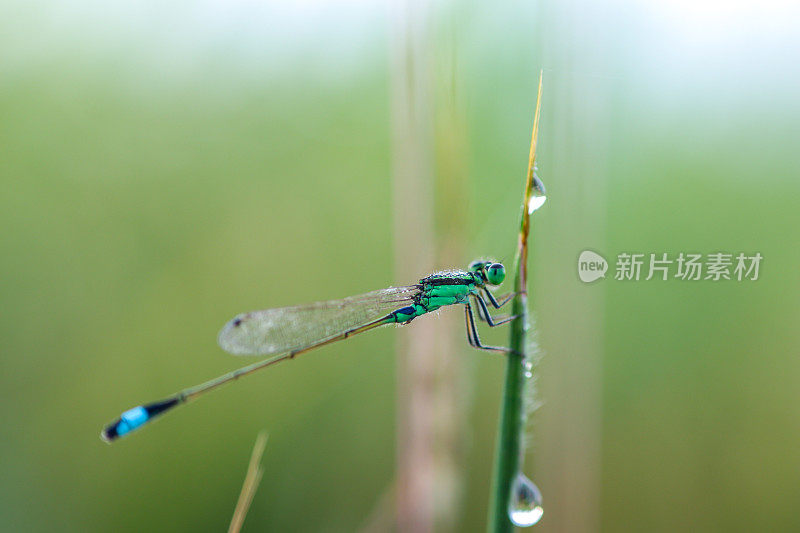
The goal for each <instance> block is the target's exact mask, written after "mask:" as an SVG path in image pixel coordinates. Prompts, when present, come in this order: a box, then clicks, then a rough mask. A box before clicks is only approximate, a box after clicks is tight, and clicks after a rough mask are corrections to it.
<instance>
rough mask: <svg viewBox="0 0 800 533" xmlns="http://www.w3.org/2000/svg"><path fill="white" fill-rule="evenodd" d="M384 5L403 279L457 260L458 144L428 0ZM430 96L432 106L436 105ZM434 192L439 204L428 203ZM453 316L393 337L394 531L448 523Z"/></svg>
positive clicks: (453, 464) (452, 489) (455, 429)
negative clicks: (390, 9)
mask: <svg viewBox="0 0 800 533" xmlns="http://www.w3.org/2000/svg"><path fill="white" fill-rule="evenodd" d="M394 7H395V13H393V15H394V16H393V17H392V20H393V21H394V24H393V34H392V42H391V80H392V84H391V110H392V127H393V132H392V134H393V135H392V154H393V158H392V162H393V167H392V183H393V189H392V193H393V203H394V216H395V219H394V240H395V248H394V252H395V274H396V278H397V279H403V280H405V279H408V280H413V279H417V278H419V277H420V276H421V275H424V274H427V273H429V272H431V271H433V270H434V267H435V266H436V265H453V266H455V265H458V264H459V263H460V262H463V261H464V257H463V248H464V246H463V242H464V235H463V231H464V230H463V228H464V227H465V226H464V218H465V215H464V209H465V207H464V206H465V205H466V188H465V187H464V186H463V185H464V184H463V178H464V176H465V175H466V172H465V171H464V164H465V161H466V159H465V157H464V151H465V149H464V146H465V142H464V138H463V135H462V134H461V133H460V128H459V127H458V126H463V124H460V123H459V121H458V116H459V108H458V107H457V105H456V103H455V99H454V97H453V95H454V90H453V89H454V85H455V81H454V76H451V77H450V79H449V80H448V81H447V82H446V83H443V84H441V85H440V84H437V81H438V80H437V79H436V76H435V72H436V71H437V70H438V69H436V68H435V65H434V60H435V58H436V54H435V53H434V49H435V48H436V46H435V44H436V43H435V42H434V38H433V33H434V32H433V20H432V19H433V5H432V4H431V3H430V2H426V1H424V0H399V1H398V2H396V3H395V4H394ZM447 67H449V71H450V72H453V71H454V69H455V65H454V62H453V64H450V65H447V64H445V69H444V70H445V71H448V68H447ZM437 89H440V90H439V91H438V92H437ZM438 99H440V100H441V102H440V103H441V104H442V105H436V104H437V100H438ZM437 111H438V113H437ZM461 122H463V121H461ZM434 198H443V199H446V201H444V202H438V203H436V204H435V203H434V202H435V200H434ZM440 208H441V209H440ZM434 213H438V214H440V218H436V217H435V216H434ZM437 230H439V231H437ZM456 318H457V316H456V314H454V313H442V315H441V316H440V317H438V319H437V320H420V321H419V322H416V323H415V324H414V327H413V328H411V329H409V330H406V331H405V332H404V334H403V335H401V336H399V337H398V339H399V340H398V342H399V347H398V358H397V367H398V378H397V379H398V387H397V409H398V415H397V416H398V418H397V424H398V428H397V454H398V457H397V476H396V487H395V490H396V504H397V507H396V513H397V528H398V530H399V531H414V532H425V531H433V530H434V529H435V530H449V529H452V528H453V527H454V524H455V522H456V520H457V507H458V504H459V499H460V495H461V492H460V487H461V486H462V483H461V479H460V470H461V469H460V468H459V466H458V463H459V460H460V454H459V451H460V442H461V441H462V438H461V435H462V433H463V431H464V425H465V417H464V416H463V412H464V409H463V406H462V405H460V402H459V401H458V398H459V397H460V396H461V394H460V393H461V392H462V391H463V389H464V387H463V386H462V385H463V379H464V378H463V376H464V373H463V372H459V368H460V367H459V365H458V364H457V362H456V357H455V346H454V339H453V335H454V332H455V331H457V330H456V329H455V325H456V323H455V319H456Z"/></svg>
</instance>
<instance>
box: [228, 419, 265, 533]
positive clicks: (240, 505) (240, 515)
mask: <svg viewBox="0 0 800 533" xmlns="http://www.w3.org/2000/svg"><path fill="white" fill-rule="evenodd" d="M266 445H267V433H266V432H265V431H262V432H261V433H259V434H258V437H257V438H256V443H255V445H254V446H253V453H252V454H251V455H250V464H249V465H248V467H247V475H245V478H244V483H243V484H242V492H240V493H239V501H237V502H236V508H235V509H234V511H233V518H231V525H230V526H228V533H239V531H240V530H241V529H242V524H244V518H245V516H247V511H248V509H250V504H251V503H252V502H253V496H255V494H256V489H257V488H258V483H259V482H260V481H261V476H262V475H263V474H264V470H263V468H262V467H261V456H262V455H263V454H264V448H265V447H266Z"/></svg>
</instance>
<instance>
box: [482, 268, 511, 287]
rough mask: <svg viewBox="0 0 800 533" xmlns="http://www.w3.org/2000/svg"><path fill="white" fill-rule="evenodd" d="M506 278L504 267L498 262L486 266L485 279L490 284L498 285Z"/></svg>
mask: <svg viewBox="0 0 800 533" xmlns="http://www.w3.org/2000/svg"><path fill="white" fill-rule="evenodd" d="M504 279H506V267H504V266H503V265H502V264H500V263H492V264H491V265H489V266H488V267H487V268H486V281H487V282H488V283H489V284H490V285H500V284H501V283H503V280H504Z"/></svg>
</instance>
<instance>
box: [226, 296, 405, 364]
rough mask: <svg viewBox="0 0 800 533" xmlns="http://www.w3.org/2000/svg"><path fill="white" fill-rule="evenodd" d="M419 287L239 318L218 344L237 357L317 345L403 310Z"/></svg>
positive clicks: (236, 318)
mask: <svg viewBox="0 0 800 533" xmlns="http://www.w3.org/2000/svg"><path fill="white" fill-rule="evenodd" d="M418 292H419V288H418V287H417V286H414V285H412V286H409V287H390V288H388V289H383V290H379V291H373V292H368V293H366V294H360V295H358V296H350V297H348V298H342V299H341V300H329V301H327V302H317V303H313V304H308V305H296V306H292V307H278V308H275V309H265V310H263V311H252V312H250V313H242V314H240V315H237V316H235V317H234V318H233V319H232V320H231V321H229V322H228V323H227V324H225V326H224V327H223V328H222V331H220V332H219V337H218V338H217V341H218V342H219V345H220V346H221V347H222V349H223V350H225V351H226V352H229V353H232V354H234V355H271V354H278V353H284V352H288V351H290V350H295V349H298V348H302V347H304V346H308V345H310V344H314V343H316V342H319V341H322V340H325V339H327V338H330V337H334V336H336V335H338V334H341V333H343V332H345V331H347V330H348V329H351V328H355V327H358V326H361V325H363V324H366V323H368V322H371V321H373V320H376V319H378V318H381V317H382V316H384V315H387V314H389V313H390V312H392V311H394V310H396V309H399V308H401V307H403V305H405V304H407V303H408V302H409V301H410V300H412V299H413V298H414V296H415V295H416V294H417V293H418Z"/></svg>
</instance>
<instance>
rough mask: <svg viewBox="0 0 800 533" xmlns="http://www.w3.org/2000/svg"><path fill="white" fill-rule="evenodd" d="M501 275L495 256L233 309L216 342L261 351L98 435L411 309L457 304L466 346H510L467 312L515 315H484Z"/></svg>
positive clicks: (121, 432)
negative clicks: (490, 340)
mask: <svg viewBox="0 0 800 533" xmlns="http://www.w3.org/2000/svg"><path fill="white" fill-rule="evenodd" d="M505 277H506V269H505V267H504V266H503V264H502V263H498V262H494V261H490V260H478V261H473V262H472V263H470V264H469V266H468V268H467V270H445V271H441V272H436V273H434V274H432V275H430V276H427V277H425V278H422V279H420V280H419V283H417V284H415V285H408V286H404V287H390V288H388V289H383V290H378V291H373V292H368V293H366V294H361V295H358V296H350V297H347V298H343V299H341V300H330V301H325V302H317V303H312V304H308V305H297V306H292V307H280V308H275V309H266V310H262V311H253V312H249V313H243V314H240V315H237V316H235V317H234V318H233V319H231V320H230V321H229V322H228V323H227V324H225V326H223V328H222V330H221V331H220V333H219V336H218V339H217V341H218V343H219V345H220V347H222V349H223V350H225V351H226V352H229V353H231V354H234V355H260V356H268V357H267V358H265V359H263V360H261V361H258V362H256V363H253V364H251V365H248V366H245V367H242V368H239V369H238V370H234V371H232V372H229V373H227V374H224V375H222V376H219V377H217V378H215V379H212V380H210V381H206V382H205V383H201V384H200V385H196V386H194V387H189V388H187V389H184V390H182V391H180V392H178V393H176V394H173V395H172V396H170V397H168V398H165V399H163V400H159V401H156V402H151V403H148V404H143V405H139V406H137V407H134V408H133V409H129V410H127V411H125V412H124V413H122V415H121V416H120V417H119V418H118V419H116V420H114V421H113V422H111V423H110V424H108V425H107V426H106V427H105V428H104V429H103V431H102V433H101V435H100V436H101V437H102V438H103V440H105V441H107V442H109V443H110V442H113V441H115V440H117V439H119V438H120V437H124V436H125V435H128V434H129V433H131V432H132V431H134V430H135V429H138V428H140V427H142V426H144V425H145V424H147V423H148V422H151V421H152V420H154V419H155V418H157V417H159V416H160V415H163V414H164V413H166V412H167V411H170V410H172V409H174V408H175V407H178V406H179V405H183V404H185V403H187V402H188V401H189V400H192V399H195V398H197V397H198V396H201V395H203V394H205V393H207V392H210V391H211V390H214V389H216V388H217V387H219V386H221V385H224V384H226V383H229V382H231V381H235V380H237V379H239V378H241V377H243V376H246V375H248V374H252V373H253V372H256V371H258V370H261V369H262V368H266V367H269V366H272V365H274V364H276V363H279V362H281V361H285V360H288V359H293V358H295V357H296V356H298V355H300V354H302V353H305V352H308V351H310V350H313V349H316V348H319V347H321V346H325V345H327V344H331V343H333V342H337V341H340V340H343V339H347V338H348V337H351V336H353V335H356V334H358V333H363V332H365V331H369V330H371V329H375V328H378V327H381V326H386V325H389V324H398V325H405V324H408V323H410V322H411V321H412V320H414V319H415V318H417V317H420V316H422V315H426V314H429V313H431V312H433V311H436V310H438V309H440V308H442V307H446V306H451V305H459V304H460V305H464V315H465V321H466V328H467V341H468V342H469V344H470V346H473V347H475V348H478V349H481V350H490V351H495V352H506V353H508V352H510V351H511V350H510V349H509V348H505V347H502V346H486V345H484V344H482V343H481V340H480V337H479V336H478V328H477V326H476V320H475V310H477V314H478V318H479V319H480V320H481V321H483V322H485V323H486V324H488V325H489V326H491V327H495V326H499V325H501V324H505V323H506V322H509V321H510V320H513V319H514V318H516V317H515V316H505V317H492V316H491V315H490V314H489V306H490V305H491V306H492V307H494V308H495V309H500V308H501V307H502V306H503V305H505V304H506V303H507V302H508V301H510V300H511V299H512V298H513V296H514V293H509V294H506V295H503V296H501V297H500V298H499V299H498V298H496V297H495V296H494V295H493V294H492V292H491V291H490V290H489V289H490V288H494V287H497V286H499V285H500V284H502V283H503V280H505ZM487 302H488V303H487ZM473 305H474V306H475V309H473Z"/></svg>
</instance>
